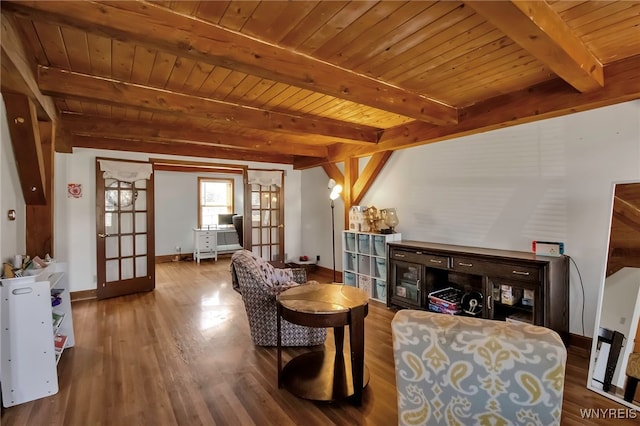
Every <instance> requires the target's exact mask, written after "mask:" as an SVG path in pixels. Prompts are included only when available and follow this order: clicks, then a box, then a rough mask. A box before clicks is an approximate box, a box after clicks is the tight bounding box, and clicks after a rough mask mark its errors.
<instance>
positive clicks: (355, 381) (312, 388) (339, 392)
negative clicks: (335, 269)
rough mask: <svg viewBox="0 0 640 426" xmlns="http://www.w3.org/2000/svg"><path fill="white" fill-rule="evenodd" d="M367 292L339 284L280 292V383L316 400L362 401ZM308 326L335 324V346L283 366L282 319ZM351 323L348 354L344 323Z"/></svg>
mask: <svg viewBox="0 0 640 426" xmlns="http://www.w3.org/2000/svg"><path fill="white" fill-rule="evenodd" d="M368 313H369V296H367V294H366V293H365V292H363V291H362V290H360V289H357V288H355V287H350V286H344V285H341V284H307V285H302V286H299V287H293V288H290V289H288V290H286V291H284V292H282V293H280V295H279V296H278V319H277V334H278V387H283V386H284V387H285V388H286V389H288V390H289V391H290V392H291V393H293V394H295V395H297V396H299V397H301V398H305V399H312V400H316V401H335V400H338V399H343V398H347V397H352V399H353V402H354V403H355V404H356V405H360V404H362V390H363V389H364V387H365V386H367V384H368V383H369V371H368V369H367V368H366V367H365V365H364V318H365V317H366V316H367V314H368ZM282 319H285V320H287V321H289V322H291V323H294V324H299V325H304V326H307V327H333V329H334V337H335V346H336V350H335V352H333V351H313V352H308V353H305V354H302V355H299V356H298V357H296V358H294V359H292V360H291V361H289V362H288V363H287V364H286V365H285V366H284V368H282V346H281V321H282ZM346 325H348V326H349V343H350V347H351V356H350V357H345V356H344V351H343V349H344V327H345V326H346Z"/></svg>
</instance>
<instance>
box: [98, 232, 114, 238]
mask: <svg viewBox="0 0 640 426" xmlns="http://www.w3.org/2000/svg"><path fill="white" fill-rule="evenodd" d="M110 236H111V235H109V234H102V233H99V234H98V238H107V237H110Z"/></svg>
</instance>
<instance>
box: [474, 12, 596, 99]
mask: <svg viewBox="0 0 640 426" xmlns="http://www.w3.org/2000/svg"><path fill="white" fill-rule="evenodd" d="M465 4H466V5H467V6H469V7H470V8H472V9H473V10H475V11H476V12H477V13H479V14H480V15H482V16H483V17H484V18H485V19H486V20H487V21H489V22H490V23H491V24H493V25H495V26H496V27H497V28H498V29H499V30H500V31H502V32H503V33H505V34H506V35H507V36H508V37H509V38H510V39H512V40H513V41H515V42H516V43H517V44H518V45H520V47H522V48H523V49H525V50H526V51H527V52H529V53H530V54H531V55H533V56H534V57H535V58H537V59H538V60H539V61H541V62H542V63H544V64H546V65H547V66H548V67H549V68H551V69H552V70H553V72H555V73H556V74H557V75H558V76H560V78H562V79H563V80H565V81H566V82H567V83H569V84H570V85H571V86H573V87H575V88H576V89H577V90H579V91H580V92H590V91H593V90H598V89H600V88H601V87H602V86H604V74H603V71H602V64H601V63H600V61H598V59H597V58H596V57H595V56H594V55H593V54H592V53H591V52H590V51H589V49H588V48H587V47H586V46H585V45H584V44H583V43H582V41H581V40H580V39H579V38H578V37H577V36H576V35H575V34H574V33H573V32H572V31H571V28H569V27H568V26H567V24H566V23H565V22H564V21H563V20H562V19H561V18H560V16H558V14H557V13H556V12H555V11H554V10H553V9H551V6H549V5H548V4H547V3H546V2H544V1H534V0H532V1H511V2H509V1H466V2H465Z"/></svg>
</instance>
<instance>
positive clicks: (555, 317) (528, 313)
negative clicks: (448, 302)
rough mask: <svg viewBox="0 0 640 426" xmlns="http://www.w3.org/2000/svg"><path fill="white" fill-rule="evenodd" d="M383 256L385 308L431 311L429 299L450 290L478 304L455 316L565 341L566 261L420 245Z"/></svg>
mask: <svg viewBox="0 0 640 426" xmlns="http://www.w3.org/2000/svg"><path fill="white" fill-rule="evenodd" d="M388 253H389V259H388V260H389V262H388V265H389V268H388V270H387V273H388V278H387V282H388V283H389V290H388V291H387V306H389V307H391V306H396V307H404V308H413V309H425V310H427V309H429V310H434V309H436V306H434V305H431V307H430V304H429V301H430V298H429V295H430V294H431V293H433V292H434V291H438V290H442V289H445V288H448V287H453V288H454V289H457V291H459V294H460V295H461V296H462V297H464V298H466V299H467V301H469V300H471V299H474V300H475V301H479V303H477V304H475V305H472V306H473V308H474V309H467V311H468V312H469V313H465V312H464V311H463V312H461V313H460V315H469V316H477V317H482V318H489V319H496V320H513V321H522V322H527V323H530V324H535V325H541V326H544V327H548V328H551V329H553V330H555V331H556V332H558V333H559V334H560V335H561V336H562V338H563V339H565V340H566V338H567V337H568V333H569V258H568V257H567V256H559V257H551V256H536V255H535V254H533V253H527V252H520V251H509V250H495V249H485V248H478V247H464V246H456V245H450V244H436V243H427V242H420V241H397V242H391V243H389V252H388ZM463 301H464V300H463ZM473 303H475V302H473ZM463 305H464V303H463ZM467 307H468V306H467Z"/></svg>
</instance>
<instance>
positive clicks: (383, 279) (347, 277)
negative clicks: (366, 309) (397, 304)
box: [342, 231, 402, 303]
mask: <svg viewBox="0 0 640 426" xmlns="http://www.w3.org/2000/svg"><path fill="white" fill-rule="evenodd" d="M400 240H402V235H401V234H399V233H395V234H373V233H370V232H357V231H343V233H342V280H343V281H344V284H345V285H350V286H353V287H358V288H360V289H362V290H364V291H365V292H366V293H367V294H368V295H369V297H371V298H372V299H374V300H378V301H380V302H384V303H387V250H388V248H387V243H389V242H392V241H400Z"/></svg>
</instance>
